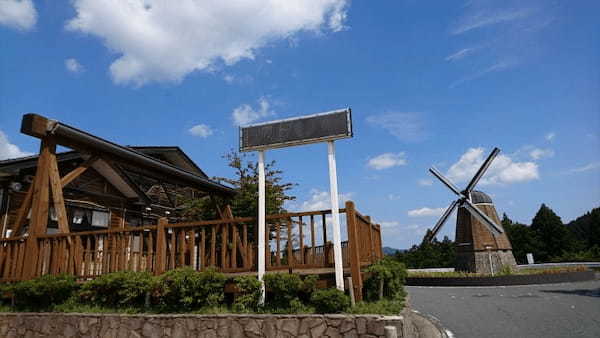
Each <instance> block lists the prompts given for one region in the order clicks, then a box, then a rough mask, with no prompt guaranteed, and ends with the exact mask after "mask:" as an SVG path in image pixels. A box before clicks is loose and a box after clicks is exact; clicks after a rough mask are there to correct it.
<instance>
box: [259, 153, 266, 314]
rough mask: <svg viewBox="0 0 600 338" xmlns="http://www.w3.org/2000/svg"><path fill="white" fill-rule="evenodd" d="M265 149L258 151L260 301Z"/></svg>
mask: <svg viewBox="0 0 600 338" xmlns="http://www.w3.org/2000/svg"><path fill="white" fill-rule="evenodd" d="M265 213H266V210H265V151H264V150H260V151H259V152H258V280H259V281H260V282H261V284H262V287H261V293H262V296H261V297H260V303H261V304H264V301H265V283H264V282H263V276H264V275H265Z"/></svg>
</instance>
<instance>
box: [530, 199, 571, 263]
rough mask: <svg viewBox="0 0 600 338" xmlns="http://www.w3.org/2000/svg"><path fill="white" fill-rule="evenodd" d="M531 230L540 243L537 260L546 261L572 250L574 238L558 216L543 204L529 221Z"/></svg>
mask: <svg viewBox="0 0 600 338" xmlns="http://www.w3.org/2000/svg"><path fill="white" fill-rule="evenodd" d="M531 229H532V230H533V231H535V233H536V236H537V238H538V240H539V241H540V249H539V250H538V260H541V261H548V260H549V259H550V258H551V257H554V256H560V255H562V254H563V253H565V252H569V251H571V250H572V249H573V246H574V238H573V235H572V234H571V232H569V229H568V228H567V227H566V226H565V225H564V224H563V222H562V220H561V219H560V217H559V216H558V215H556V214H555V213H554V211H552V209H550V208H549V207H547V206H546V205H545V204H542V206H541V207H540V210H538V212H537V214H536V215H535V217H534V218H533V220H532V221H531Z"/></svg>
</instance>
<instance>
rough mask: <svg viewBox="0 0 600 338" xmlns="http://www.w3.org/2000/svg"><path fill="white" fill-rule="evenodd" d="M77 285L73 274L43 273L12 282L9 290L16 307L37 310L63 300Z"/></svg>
mask: <svg viewBox="0 0 600 338" xmlns="http://www.w3.org/2000/svg"><path fill="white" fill-rule="evenodd" d="M77 287H78V286H77V283H76V282H75V277H73V276H69V275H44V276H41V277H38V278H35V279H31V280H28V281H22V282H18V283H16V284H13V285H12V286H11V287H10V291H12V292H13V295H14V297H15V303H16V305H17V307H18V308H20V309H27V310H34V311H38V310H47V309H50V308H51V307H52V306H54V305H57V304H60V303H63V302H65V301H66V300H67V299H68V298H69V297H71V296H72V295H73V293H74V291H76V290H77Z"/></svg>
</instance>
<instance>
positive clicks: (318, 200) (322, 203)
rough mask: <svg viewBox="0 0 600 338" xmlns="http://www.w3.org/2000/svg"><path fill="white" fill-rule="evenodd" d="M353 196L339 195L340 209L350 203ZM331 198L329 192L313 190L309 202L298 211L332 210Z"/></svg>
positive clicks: (347, 194)
mask: <svg viewBox="0 0 600 338" xmlns="http://www.w3.org/2000/svg"><path fill="white" fill-rule="evenodd" d="M353 195H354V194H353V193H345V194H339V202H340V208H343V207H344V204H345V203H346V201H349V200H350V198H352V196H353ZM330 196H331V195H330V194H329V192H327V191H320V190H319V189H312V190H311V191H310V198H309V199H308V200H307V201H304V202H302V204H301V205H300V207H299V209H298V210H303V211H314V210H326V209H331V198H330Z"/></svg>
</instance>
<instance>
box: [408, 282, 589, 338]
mask: <svg viewBox="0 0 600 338" xmlns="http://www.w3.org/2000/svg"><path fill="white" fill-rule="evenodd" d="M406 289H407V291H408V293H409V295H410V303H411V306H412V308H414V309H416V310H418V311H419V312H421V313H423V314H426V315H429V316H433V317H435V318H437V319H438V320H439V321H440V323H441V325H442V326H444V327H445V328H447V329H448V330H450V331H451V332H452V333H453V334H454V336H455V337H459V338H461V337H513V338H517V337H557V338H558V337H561V338H562V337H600V280H596V281H590V282H579V283H565V284H546V285H528V286H505V287H418V286H408V287H406Z"/></svg>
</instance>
